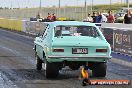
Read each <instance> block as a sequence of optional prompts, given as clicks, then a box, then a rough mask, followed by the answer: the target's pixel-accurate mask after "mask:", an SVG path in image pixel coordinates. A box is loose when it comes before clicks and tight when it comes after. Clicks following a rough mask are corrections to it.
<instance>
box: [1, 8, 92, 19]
mask: <svg viewBox="0 0 132 88" xmlns="http://www.w3.org/2000/svg"><path fill="white" fill-rule="evenodd" d="M38 13H40V14H41V17H42V18H46V17H47V14H48V13H51V14H52V13H55V14H56V16H57V18H67V19H71V20H83V19H85V18H86V17H87V14H88V13H91V7H90V6H88V7H87V8H85V7H61V8H56V7H52V8H41V9H39V8H25V9H0V17H1V18H16V19H29V18H31V17H36V15H37V14H38Z"/></svg>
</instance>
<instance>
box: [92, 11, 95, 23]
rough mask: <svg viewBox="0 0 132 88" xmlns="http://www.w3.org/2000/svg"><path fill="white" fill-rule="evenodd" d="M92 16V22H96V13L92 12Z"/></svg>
mask: <svg viewBox="0 0 132 88" xmlns="http://www.w3.org/2000/svg"><path fill="white" fill-rule="evenodd" d="M91 17H92V18H93V23H96V13H95V12H93V16H91Z"/></svg>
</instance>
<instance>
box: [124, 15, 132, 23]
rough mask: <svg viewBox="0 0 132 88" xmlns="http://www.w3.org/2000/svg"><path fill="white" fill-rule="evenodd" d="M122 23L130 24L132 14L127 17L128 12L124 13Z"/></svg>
mask: <svg viewBox="0 0 132 88" xmlns="http://www.w3.org/2000/svg"><path fill="white" fill-rule="evenodd" d="M124 23H125V24H131V23H132V15H130V17H129V16H128V14H126V15H125V16H124Z"/></svg>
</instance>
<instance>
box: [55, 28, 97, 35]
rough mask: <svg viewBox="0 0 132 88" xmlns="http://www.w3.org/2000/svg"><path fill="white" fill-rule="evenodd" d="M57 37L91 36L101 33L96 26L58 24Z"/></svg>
mask: <svg viewBox="0 0 132 88" xmlns="http://www.w3.org/2000/svg"><path fill="white" fill-rule="evenodd" d="M54 30H55V37H58V36H89V37H98V36H99V33H98V31H97V28H96V27H94V26H56V27H55V29H54Z"/></svg>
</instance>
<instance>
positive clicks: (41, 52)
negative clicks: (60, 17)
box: [34, 21, 111, 78]
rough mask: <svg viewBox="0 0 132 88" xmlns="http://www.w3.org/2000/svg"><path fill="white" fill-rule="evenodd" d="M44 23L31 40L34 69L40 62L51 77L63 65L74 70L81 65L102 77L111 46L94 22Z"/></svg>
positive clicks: (48, 76) (54, 75)
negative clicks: (33, 51) (39, 32)
mask: <svg viewBox="0 0 132 88" xmlns="http://www.w3.org/2000/svg"><path fill="white" fill-rule="evenodd" d="M47 24H48V25H47V27H46V29H45V30H44V32H43V33H41V34H42V35H39V36H38V37H36V38H35V41H34V50H35V56H36V68H37V70H41V69H42V63H43V64H44V70H45V76H46V77H47V78H52V77H57V75H58V74H59V70H61V69H62V68H63V67H65V66H69V67H70V68H71V69H73V70H77V69H79V68H80V66H82V65H83V66H85V69H88V68H89V69H91V70H92V74H93V76H95V77H105V75H106V62H107V60H109V59H111V56H110V54H111V48H110V44H109V43H108V42H107V41H106V39H105V38H104V36H103V34H102V33H101V31H100V30H99V28H98V27H97V26H96V25H95V24H94V23H89V22H78V21H55V22H50V23H47Z"/></svg>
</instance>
